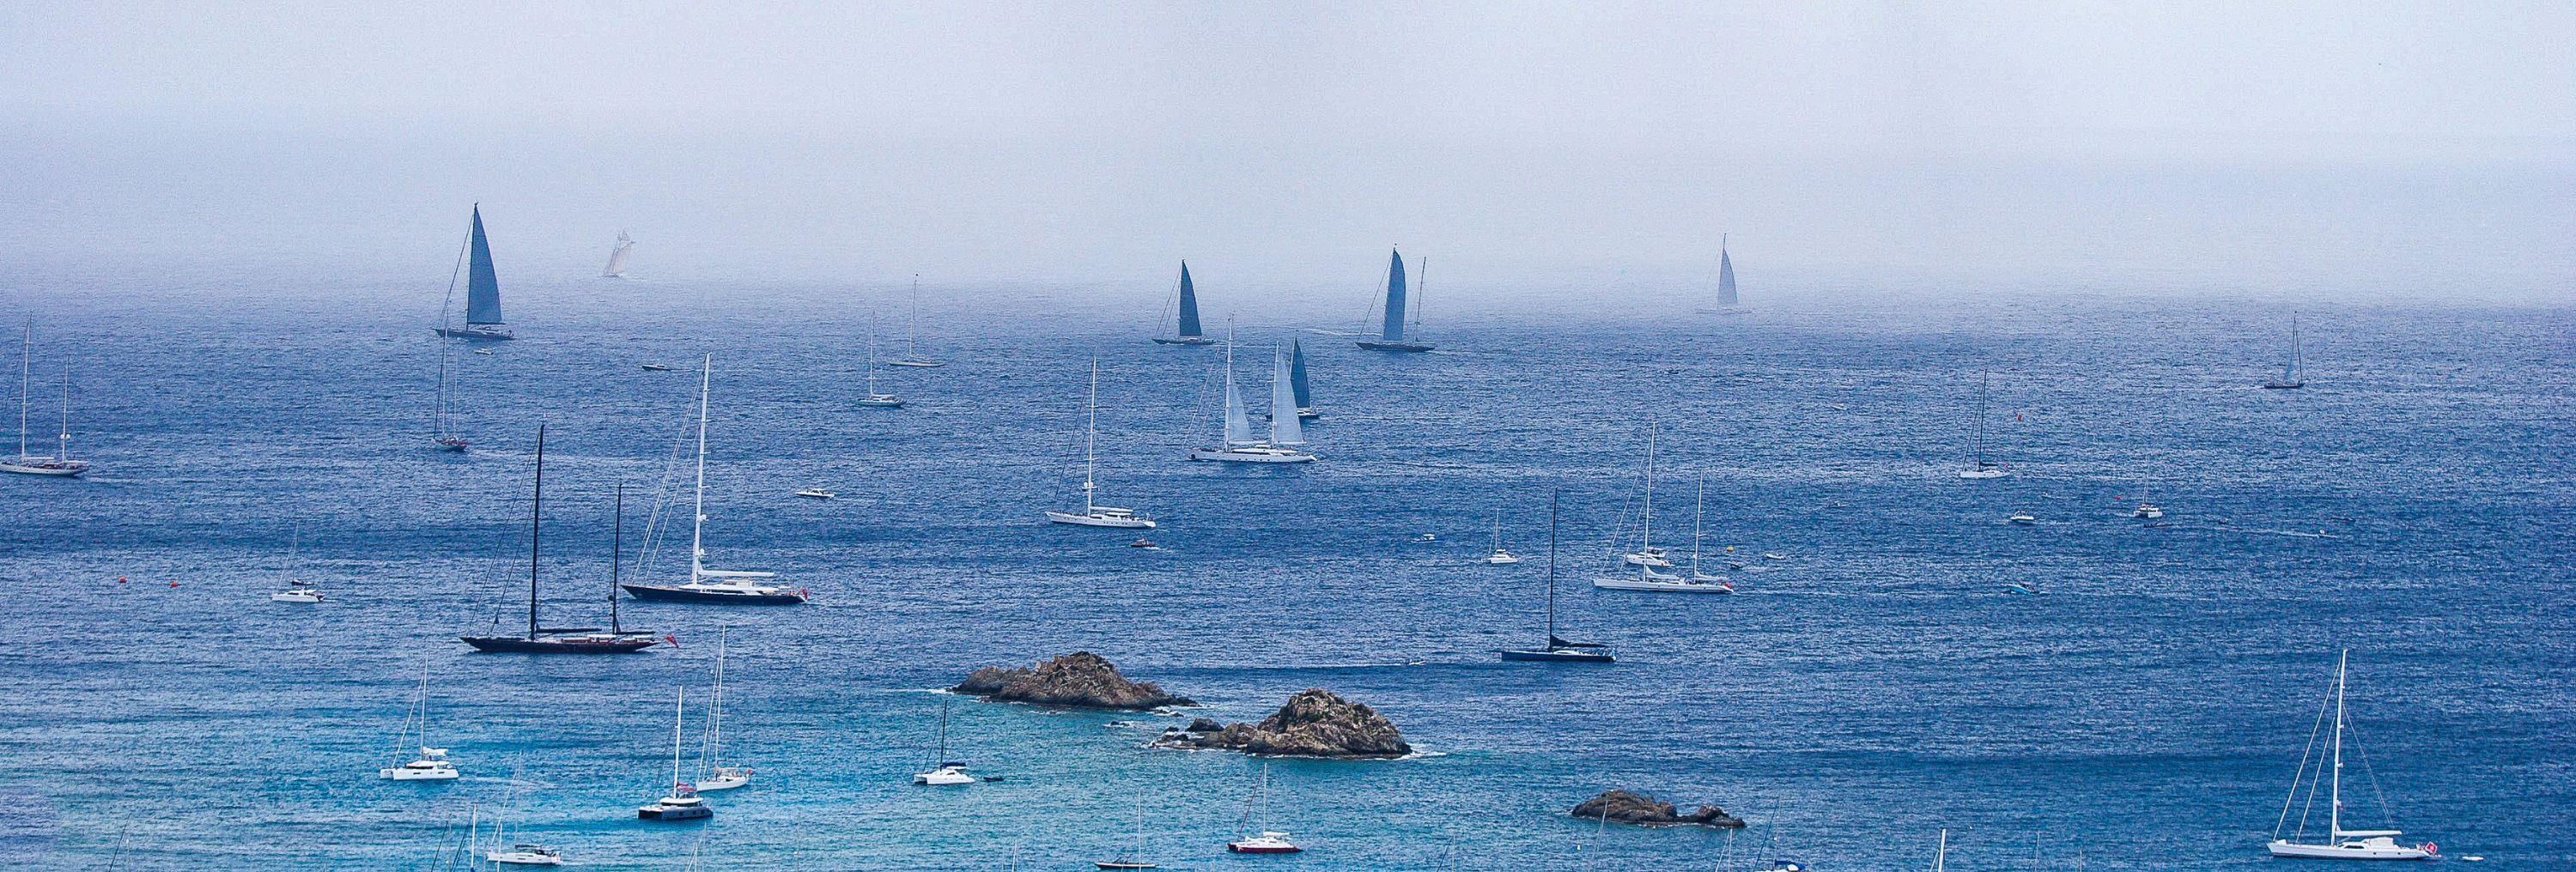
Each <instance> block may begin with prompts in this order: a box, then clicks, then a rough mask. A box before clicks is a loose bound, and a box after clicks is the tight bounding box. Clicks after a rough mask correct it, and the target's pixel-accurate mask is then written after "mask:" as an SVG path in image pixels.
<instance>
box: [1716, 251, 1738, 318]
mask: <svg viewBox="0 0 2576 872" xmlns="http://www.w3.org/2000/svg"><path fill="white" fill-rule="evenodd" d="M1717 304H1718V305H1720V306H1732V305H1735V261H1734V259H1732V258H1729V257H1727V256H1726V237H1725V236H1724V235H1722V234H1721V235H1719V236H1718V237H1717Z"/></svg>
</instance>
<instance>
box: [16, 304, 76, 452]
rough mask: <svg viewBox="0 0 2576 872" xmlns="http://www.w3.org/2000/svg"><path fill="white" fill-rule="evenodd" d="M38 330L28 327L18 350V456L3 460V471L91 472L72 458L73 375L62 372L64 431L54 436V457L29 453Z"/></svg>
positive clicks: (65, 371)
mask: <svg viewBox="0 0 2576 872" xmlns="http://www.w3.org/2000/svg"><path fill="white" fill-rule="evenodd" d="M35 348H36V327H35V325H34V324H32V323H30V324H28V325H27V333H26V336H25V338H24V339H23V340H21V342H20V344H19V348H18V456H16V457H12V458H8V459H5V460H0V472H14V473H17V474H19V475H49V476H54V477H57V478H67V477H70V476H76V475H79V474H81V473H84V472H88V471H89V461H86V460H73V459H72V374H71V371H70V370H68V369H66V370H64V371H63V420H62V429H61V430H60V431H59V432H58V433H57V434H56V435H55V437H54V456H52V457H37V456H35V455H32V454H29V453H27V403H28V386H29V384H30V382H29V378H30V374H31V373H33V372H34V371H35V370H34V366H35Z"/></svg>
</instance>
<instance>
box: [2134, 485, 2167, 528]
mask: <svg viewBox="0 0 2576 872" xmlns="http://www.w3.org/2000/svg"><path fill="white" fill-rule="evenodd" d="M2164 516H2165V510H2164V508H2163V507H2162V506H2158V505H2156V504H2155V503H2154V502H2152V501H2150V500H2148V499H2147V483H2146V482H2139V483H2138V507H2137V508H2135V509H2131V510H2130V511H2129V517H2132V518H2141V519H2145V520H2149V521H2159V520H2163V519H2164Z"/></svg>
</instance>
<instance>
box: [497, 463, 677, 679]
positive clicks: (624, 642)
mask: <svg viewBox="0 0 2576 872" xmlns="http://www.w3.org/2000/svg"><path fill="white" fill-rule="evenodd" d="M535 479H536V485H535V489H534V496H533V497H532V498H531V499H530V500H529V501H528V629H527V632H526V633H525V634H524V635H516V636H503V635H499V634H497V633H496V634H491V635H482V636H474V635H466V636H458V637H457V638H458V639H459V640H461V641H463V642H464V643H465V644H467V645H471V646H473V647H474V650H476V651H491V652H500V653H511V654H631V653H634V652H637V651H642V650H644V649H646V648H650V647H653V646H654V645H658V644H661V642H662V641H663V640H661V639H655V638H653V634H651V633H647V632H644V631H641V630H627V629H624V628H622V627H619V626H618V625H617V562H618V560H619V558H622V556H623V555H622V554H621V555H619V558H612V560H611V563H610V566H609V582H608V585H609V586H608V590H609V593H608V622H609V628H608V629H606V630H602V629H599V628H597V627H546V626H541V625H539V624H538V623H537V567H539V566H541V565H543V561H541V560H539V559H538V551H537V545H538V542H539V539H538V535H537V534H538V533H539V532H541V530H542V529H543V528H542V525H541V524H540V523H539V522H540V520H541V519H542V518H543V517H544V510H545V504H546V425H544V424H539V425H537V470H536V476H535ZM617 502H618V507H617V513H618V516H619V517H618V520H617V521H616V522H615V529H614V530H612V531H611V533H610V535H611V536H613V537H617V538H618V539H620V540H622V539H623V537H624V527H625V517H624V516H625V513H626V512H625V508H626V507H625V503H626V498H625V490H624V489H623V488H620V489H619V490H618V499H617ZM615 547H617V548H619V549H622V548H623V542H622V541H621V542H618V543H616V546H615ZM493 622H494V623H496V624H497V623H499V618H498V617H495V618H494V619H493ZM496 629H497V628H496Z"/></svg>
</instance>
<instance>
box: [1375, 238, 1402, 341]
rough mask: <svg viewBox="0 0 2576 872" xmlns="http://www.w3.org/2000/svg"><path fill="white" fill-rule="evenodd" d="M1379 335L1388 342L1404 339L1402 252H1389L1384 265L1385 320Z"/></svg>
mask: <svg viewBox="0 0 2576 872" xmlns="http://www.w3.org/2000/svg"><path fill="white" fill-rule="evenodd" d="M1378 335H1379V337H1380V338H1382V339H1384V340H1385V341H1388V342H1402V341H1404V254H1403V253H1401V252H1391V253H1389V254H1388V255H1387V267H1386V322H1385V325H1384V326H1383V327H1381V328H1380V330H1379V334H1378Z"/></svg>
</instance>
